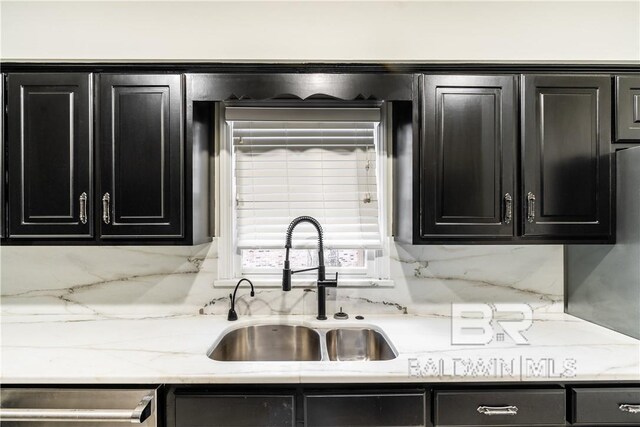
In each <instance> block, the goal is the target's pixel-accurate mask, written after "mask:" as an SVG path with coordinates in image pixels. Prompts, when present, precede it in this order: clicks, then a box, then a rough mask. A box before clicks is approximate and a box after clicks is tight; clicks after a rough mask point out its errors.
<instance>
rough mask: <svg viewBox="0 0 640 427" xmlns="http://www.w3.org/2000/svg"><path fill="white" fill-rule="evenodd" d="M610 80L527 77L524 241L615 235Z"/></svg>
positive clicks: (525, 83) (524, 147) (524, 100)
mask: <svg viewBox="0 0 640 427" xmlns="http://www.w3.org/2000/svg"><path fill="white" fill-rule="evenodd" d="M610 86H611V79H610V78H609V77H607V76H525V77H524V82H523V121H524V124H523V135H522V142H523V154H524V160H523V166H524V171H523V179H524V185H523V187H524V195H523V196H524V197H523V201H524V206H523V212H524V216H523V220H524V234H525V236H542V235H544V236H547V237H588V236H603V237H606V236H608V235H609V234H610V227H611V185H612V176H611V154H610V151H611V148H610V143H611V139H610V138H611V129H610V123H611V119H610V117H611V107H610V105H611V91H610Z"/></svg>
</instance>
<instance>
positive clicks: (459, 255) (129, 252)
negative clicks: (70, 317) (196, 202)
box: [0, 241, 564, 316]
mask: <svg viewBox="0 0 640 427" xmlns="http://www.w3.org/2000/svg"><path fill="white" fill-rule="evenodd" d="M216 246H217V245H216V242H215V241H214V242H213V243H212V244H206V245H201V246H196V247H180V246H170V247H163V246H152V247H149V246H145V247H134V246H123V247H117V246H103V247H99V246H97V247H94V246H59V247H55V246H41V247H29V246H11V247H3V248H2V249H1V250H0V257H1V267H2V271H1V272H0V278H1V281H0V292H1V300H0V302H1V311H2V313H5V314H30V313H31V314H40V315H43V314H87V315H103V316H111V315H128V314H134V315H148V316H167V315H180V314H185V315H191V314H198V313H200V314H205V315H208V314H224V313H226V311H227V310H228V308H229V307H228V305H229V302H228V294H229V291H230V289H229V288H219V287H214V286H213V282H214V281H215V280H216V279H217V262H218V256H217V247H216ZM562 250H563V248H562V246H559V245H551V246H549V245H546V246H536V245H530V246H405V245H395V244H394V245H392V248H391V254H390V272H391V279H392V280H393V281H394V286H393V287H342V288H338V289H337V290H336V289H330V290H329V292H328V302H327V304H328V305H327V310H328V312H333V311H337V310H338V309H339V308H340V307H343V309H344V310H345V311H346V312H348V313H350V314H374V313H375V314H403V313H408V314H435V315H447V314H450V303H452V302H484V303H498V302H526V303H529V304H530V305H532V307H534V309H535V310H537V311H539V312H561V311H562V300H563V277H564V275H563V254H562ZM257 285H258V286H259V285H260V284H259V283H257ZM247 294H248V293H247V292H244V291H241V292H239V297H238V301H237V305H238V307H237V311H238V314H239V315H247V314H254V315H255V314H284V315H287V314H312V313H315V310H316V296H315V290H314V289H303V288H294V289H293V290H292V291H291V292H288V293H284V292H282V291H281V290H280V289H278V288H273V287H271V288H267V287H260V286H259V288H258V289H257V292H256V297H255V298H249V297H248V295H247Z"/></svg>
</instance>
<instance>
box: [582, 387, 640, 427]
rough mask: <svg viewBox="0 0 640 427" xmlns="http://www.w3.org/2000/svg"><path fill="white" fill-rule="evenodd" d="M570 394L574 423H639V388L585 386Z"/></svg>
mask: <svg viewBox="0 0 640 427" xmlns="http://www.w3.org/2000/svg"><path fill="white" fill-rule="evenodd" d="M572 394H573V423H574V424H575V425H594V424H595V425H602V424H623V425H624V424H628V425H636V426H637V425H640V388H627V387H621V388H597V387H588V388H587V387H585V388H574V389H573V390H572ZM621 405H627V406H623V407H622V408H621ZM634 405H635V406H634Z"/></svg>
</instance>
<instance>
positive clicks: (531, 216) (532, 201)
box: [527, 191, 536, 223]
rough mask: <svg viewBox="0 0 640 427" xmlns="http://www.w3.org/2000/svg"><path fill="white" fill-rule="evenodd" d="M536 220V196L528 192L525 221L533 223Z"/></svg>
mask: <svg viewBox="0 0 640 427" xmlns="http://www.w3.org/2000/svg"><path fill="white" fill-rule="evenodd" d="M535 219H536V195H535V194H533V193H532V192H531V191H529V194H527V221H529V223H533V221H534V220H535Z"/></svg>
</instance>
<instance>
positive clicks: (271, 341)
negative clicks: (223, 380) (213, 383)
mask: <svg viewBox="0 0 640 427" xmlns="http://www.w3.org/2000/svg"><path fill="white" fill-rule="evenodd" d="M208 356H209V358H211V359H213V360H217V361H224V362H251V361H284V362H286V361H289V362H303V361H376V360H379V361H382V360H391V359H395V358H396V357H397V354H396V352H395V350H394V349H393V347H392V346H391V344H390V343H389V341H387V339H386V338H385V336H384V335H383V333H382V332H381V331H380V330H377V329H375V328H373V327H365V328H362V327H345V328H334V329H328V328H327V329H323V328H310V327H306V326H300V325H252V326H243V327H240V328H237V329H232V330H231V331H229V332H227V333H226V334H225V335H224V336H222V338H221V339H220V341H219V342H218V343H217V344H216V345H215V346H214V347H213V350H211V351H210V352H209V353H208Z"/></svg>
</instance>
